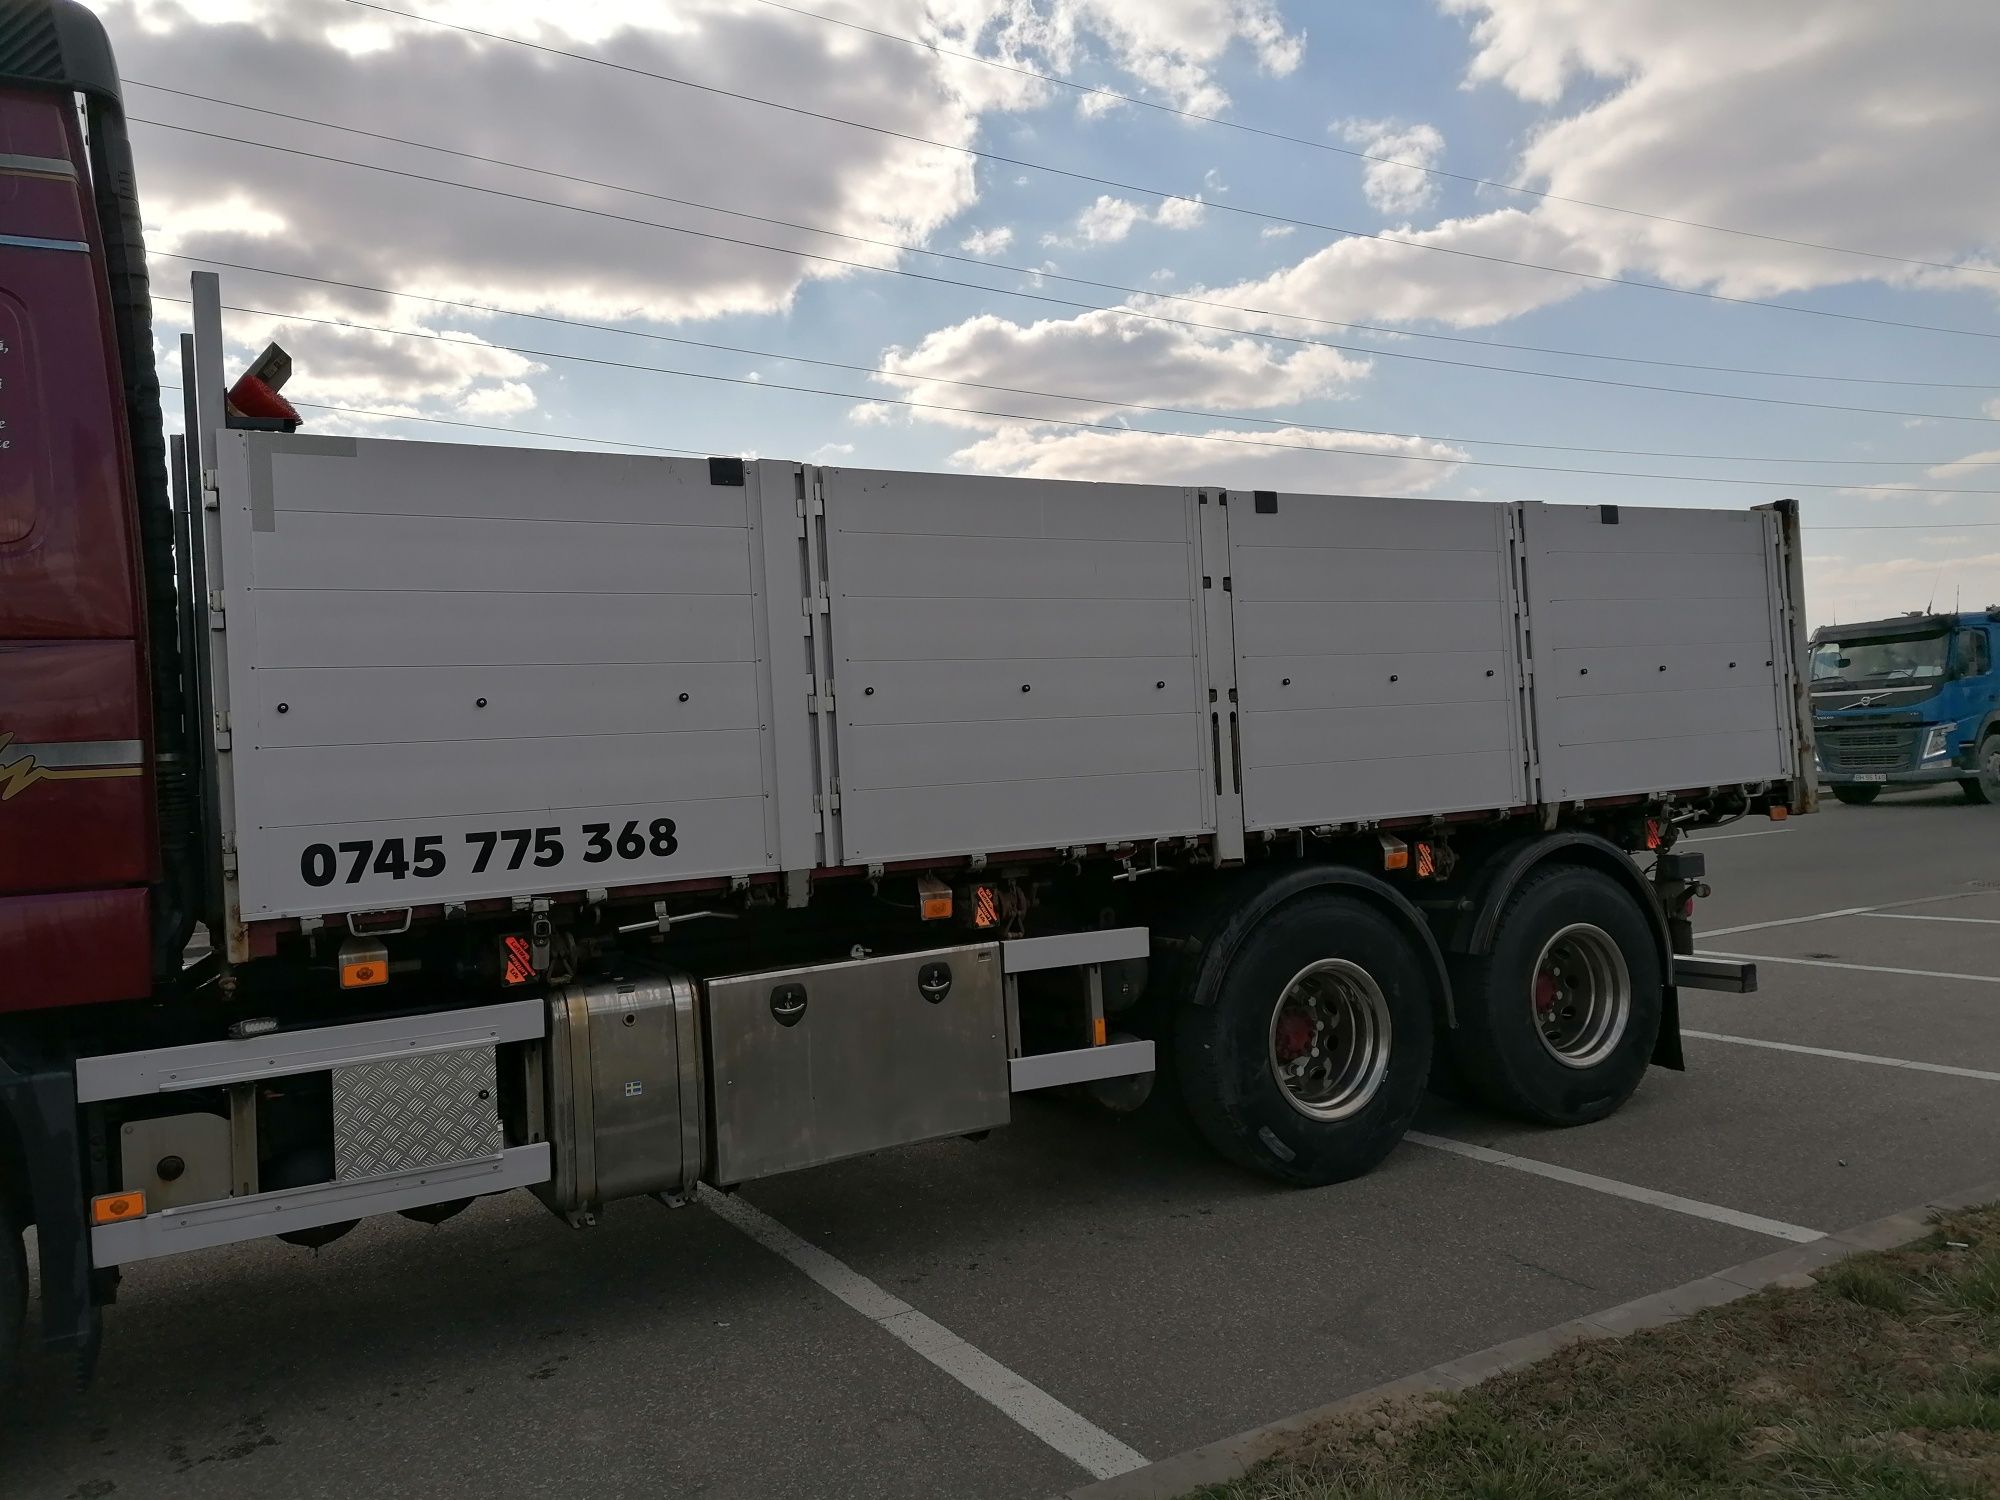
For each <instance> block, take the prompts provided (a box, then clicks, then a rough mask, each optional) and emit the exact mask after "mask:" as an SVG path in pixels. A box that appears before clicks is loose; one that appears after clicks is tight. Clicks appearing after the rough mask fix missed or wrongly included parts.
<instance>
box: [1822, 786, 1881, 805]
mask: <svg viewBox="0 0 2000 1500" xmlns="http://www.w3.org/2000/svg"><path fill="white" fill-rule="evenodd" d="M1833 795H1834V797H1835V798H1836V799H1837V800H1838V801H1841V802H1845V803H1846V804H1847V805H1848V806H1849V807H1866V806H1867V805H1868V804H1869V803H1871V802H1873V801H1874V800H1875V799H1876V798H1877V797H1879V796H1881V795H1882V788H1880V787H1879V786H1849V785H1840V786H1836V787H1835V788H1834V789H1833Z"/></svg>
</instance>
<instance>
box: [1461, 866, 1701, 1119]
mask: <svg viewBox="0 0 2000 1500" xmlns="http://www.w3.org/2000/svg"><path fill="white" fill-rule="evenodd" d="M1460 976H1461V977H1460V983H1459V984H1458V986H1457V989H1456V1001H1457V1011H1458V1026H1457V1028H1456V1029H1455V1030H1453V1031H1451V1032H1449V1033H1447V1038H1448V1040H1447V1043H1446V1045H1448V1046H1449V1047H1450V1048H1451V1051H1452V1055H1453V1058H1454V1059H1455V1061H1456V1062H1457V1064H1458V1070H1459V1073H1460V1074H1461V1075H1462V1076H1463V1077H1464V1079H1465V1081H1466V1083H1467V1084H1468V1085H1469V1086H1470V1087H1471V1089H1472V1090H1473V1092H1474V1093H1476V1094H1477V1095H1478V1096H1479V1097H1480V1098H1481V1099H1483V1100H1485V1101H1486V1102H1487V1103H1488V1104H1490V1105H1492V1106H1493V1107H1494V1108H1496V1109H1501V1110H1505V1111H1506V1112H1507V1113H1509V1114H1513V1115H1519V1116H1521V1117H1522V1118H1524V1119H1528V1120H1533V1121H1536V1122H1538V1123H1541V1124H1546V1125H1581V1124H1585V1123H1587V1122H1589V1121H1592V1120H1601V1119H1603V1118H1604V1117H1605V1116H1606V1115H1609V1114H1611V1113H1612V1112H1613V1111H1615V1110H1616V1109H1617V1108H1618V1107H1619V1106H1620V1105H1622V1104H1623V1103H1624V1102H1625V1101H1626V1100H1627V1099H1629V1098H1630V1097H1631V1096H1632V1091H1633V1090H1634V1089H1636V1088H1638V1086H1639V1080H1640V1078H1641V1077H1643V1076H1644V1075H1645V1072H1646V1068H1647V1065H1648V1064H1649V1063H1650V1061H1651V1059H1652V1055H1653V1043H1654V1041H1655V1040H1656V1038H1657V1037H1658V1035H1659V1030H1660V1013H1661V1010H1662V1007H1663V1004H1664V1001H1665V976H1664V975H1663V974H1662V973H1661V971H1660V959H1659V951H1658V949H1657V947H1656V946H1655V943H1654V937H1653V932H1652V929H1651V928H1650V926H1649V925H1648V924H1647V921H1646V914H1645V912H1644V911H1643V910H1641V908H1640V906H1639V903H1638V901H1637V900H1636V899H1635V898H1634V897H1633V896H1632V895H1631V894H1630V893H1629V892H1627V891H1626V890H1625V889H1624V888H1623V887H1621V886H1619V885H1618V884H1617V883H1616V882H1615V881H1613V880H1612V879H1611V877H1610V876H1608V875H1605V874H1603V873H1602V872H1600V871H1597V870H1592V869H1587V868H1583V867H1580V866H1575V865H1563V866H1556V867H1554V868H1551V869H1545V870H1542V871H1539V872H1537V873H1535V874H1532V875H1530V876H1529V877H1528V878H1527V879H1526V880H1524V881H1522V882H1521V884H1520V886H1519V887H1518V888H1517V889H1516V890H1515V892H1514V894H1513V895H1512V896H1511V897H1509V898H1508V901H1507V905H1506V906H1505V907H1504V908H1503V909H1502V911H1501V913H1500V922H1499V926H1498V928H1497V929H1496V933H1495V937H1494V942H1493V950H1492V952H1491V953H1489V954H1487V955H1486V956H1485V957H1484V958H1478V959H1472V960H1468V961H1467V962H1466V963H1465V964H1464V965H1463V966H1462V968H1461V970H1460Z"/></svg>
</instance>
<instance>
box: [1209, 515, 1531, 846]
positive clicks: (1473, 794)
mask: <svg viewBox="0 0 2000 1500" xmlns="http://www.w3.org/2000/svg"><path fill="white" fill-rule="evenodd" d="M1229 498H1230V505H1229V550H1230V557H1231V567H1230V573H1231V577H1230V589H1231V592H1232V595H1233V597H1234V599H1235V605H1236V609H1235V617H1236V678H1237V690H1238V693H1239V696H1240V698H1241V713H1242V740H1243V745H1242V755H1243V822H1244V826H1245V827H1246V828H1250V829H1253V830H1255V829H1266V828H1301V827H1313V826H1316V825H1319V824H1326V823H1342V822H1353V821H1361V820H1372V819H1377V818H1386V817H1398V816H1408V815H1411V814H1416V813H1441V812H1458V811H1465V810H1469V809H1475V808H1498V807H1514V806H1519V805H1520V804H1522V803H1524V802H1526V801H1527V800H1528V793H1527V772H1526V749H1525V738H1524V737H1525V730H1524V725H1523V708H1522V701H1521V694H1520V691H1519V682H1518V675H1517V666H1516V661H1515V654H1514V643H1513V618H1514V614H1513V612H1514V599H1513V594H1512V592H1511V591H1510V583H1509V578H1508V569H1507V537H1506V524H1505V516H1504V513H1503V511H1502V508H1501V507H1499V506H1496V505H1472V504H1461V503H1456V502H1451V501H1440V500H1376V499H1359V498H1351V497H1346V496H1341V497H1333V496H1319V495H1289V494H1288V495H1277V496H1272V495H1269V494H1266V495H1264V497H1263V499H1262V501H1261V502H1260V501H1259V500H1258V499H1257V498H1256V497H1255V496H1253V495H1250V494H1246V493H1243V492H1240V491H1239V492H1235V493H1232V494H1231V495H1230V497H1229Z"/></svg>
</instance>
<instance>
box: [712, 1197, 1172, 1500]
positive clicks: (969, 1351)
mask: <svg viewBox="0 0 2000 1500" xmlns="http://www.w3.org/2000/svg"><path fill="white" fill-rule="evenodd" d="M701 1201H702V1202H703V1203H704V1204H706V1205H707V1206H708V1207H709V1208H710V1209H712V1210H713V1211H714V1212H715V1213H716V1215H717V1216H719V1217H720V1218H723V1219H726V1220H727V1221H728V1222H729V1223H731V1224H733V1225H735V1226H736V1227H737V1228H738V1229H740V1230H742V1231H743V1232H744V1233H745V1234H747V1235H749V1236H750V1238H751V1239H753V1240H755V1241H756V1242H757V1243H758V1244H760V1245H762V1246H763V1247H764V1248H765V1249H767V1250H769V1251H772V1252H773V1253H774V1254H777V1255H782V1256H783V1257H784V1258H785V1259H786V1260H788V1261H790V1262H791V1263H792V1264H793V1265H795V1266H797V1267H798V1268H799V1269H800V1270H801V1271H803V1272H805V1273H806V1275H808V1276H810V1277H811V1278H812V1279H813V1280H814V1281H816V1282H818V1283H819V1284H820V1285H821V1286H822V1287H824V1288H825V1289H826V1290H827V1291H829V1292H831V1293H833V1295H834V1296H836V1297H838V1298H839V1299H840V1300H841V1301H842V1302H845V1303H846V1304H847V1305H848V1306H849V1307H851V1308H853V1309H854V1310H855V1311H856V1312H858V1313H860V1314H861V1316H862V1317H864V1318H867V1319H868V1320H869V1321H870V1322H872V1323H874V1324H875V1325H876V1326H877V1327H879V1328H881V1329H882V1330H883V1331H884V1332H886V1333H888V1334H891V1335H892V1336H894V1337H895V1338H898V1339H900V1340H902V1342H903V1343H904V1344H906V1345H908V1346H909V1347H910V1348H911V1349H914V1350H915V1351H916V1352H917V1353H918V1354H921V1355H922V1356H923V1357H924V1358H925V1359H927V1360H929V1361H930V1362H931V1363H932V1364H934V1365H936V1366H937V1367H938V1368H939V1369H940V1370H942V1371H944V1373H945V1374H947V1375H949V1376H951V1378H952V1379H953V1380H956V1381H957V1382H958V1383H959V1384H960V1385H962V1386H964V1387H965V1388H966V1389H967V1390H969V1391H971V1392H972V1393H973V1395H975V1396H978V1397H979V1398H980V1399H982V1400H984V1401H987V1402H989V1403H991V1404H992V1405H993V1406H995V1407H997V1408H999V1410H1000V1411H1002V1412H1003V1413H1005V1414H1006V1415H1007V1416H1009V1417H1011V1418H1013V1420H1014V1421H1016V1422H1018V1423H1020V1425H1021V1426H1023V1427H1025V1428H1026V1429H1027V1430H1028V1431H1029V1432H1031V1433H1033V1434H1034V1435H1035V1436H1036V1437H1038V1438H1040V1439H1041V1440H1042V1441H1043V1442H1045V1443H1047V1444H1048V1445H1049V1446H1050V1447H1051V1448H1053V1449H1055V1450H1056V1452H1058V1453H1060V1454H1062V1455H1063V1457H1065V1458H1067V1459H1069V1460H1070V1461H1071V1462H1072V1463H1074V1464H1076V1465H1077V1466H1078V1467H1079V1468H1081V1469H1083V1470H1085V1471H1086V1472H1088V1473H1089V1474H1090V1475H1091V1476H1092V1477H1093V1478H1097V1479H1109V1478H1111V1477H1112V1476H1113V1475H1115V1474H1126V1473H1130V1472H1131V1471H1132V1470H1133V1469H1143V1468H1144V1467H1145V1466H1146V1459H1145V1456H1144V1455H1143V1454H1141V1453H1139V1452H1138V1451H1137V1450H1135V1449H1132V1448H1128V1447H1126V1446H1125V1444H1123V1443H1121V1442H1119V1441H1118V1439H1117V1438H1115V1437H1113V1436H1112V1435H1111V1434H1110V1433H1108V1432H1106V1431H1105V1430H1104V1429H1103V1428H1101V1427H1099V1426H1097V1425H1096V1424H1095V1423H1093V1422H1090V1421H1088V1420H1086V1419H1085V1418H1083V1417H1081V1416H1079V1415H1077V1413H1075V1412H1073V1411H1071V1410H1070V1409H1069V1408H1068V1407H1067V1406H1064V1405H1063V1404H1062V1402H1060V1401H1058V1400H1056V1398H1055V1397H1053V1396H1051V1395H1050V1394H1049V1393H1048V1392H1046V1391H1044V1390H1042V1389H1041V1387H1039V1386H1037V1385H1035V1384H1033V1383H1032V1382H1030V1381H1028V1380H1026V1379H1024V1378H1023V1377H1021V1376H1019V1375H1016V1374H1015V1373H1014V1372H1013V1371H1012V1370H1010V1369H1008V1368H1007V1367H1006V1366H1005V1365H1003V1364H1001V1363H1000V1362H999V1361H998V1360H996V1359H994V1358H992V1357H991V1356H990V1355H986V1354H982V1353H980V1351H979V1350H977V1349H975V1348H973V1347H972V1345H970V1344H968V1343H967V1342H966V1341H965V1340H964V1339H962V1338H960V1337H959V1336H958V1335H957V1334H955V1333H953V1332H952V1331H951V1330H950V1329H949V1328H946V1327H945V1326H944V1325H943V1324H941V1323H938V1322H935V1321H933V1320H932V1319H930V1318H928V1317H926V1316H924V1314H922V1313H920V1312H918V1311H917V1310H916V1309H915V1308H914V1307H912V1306H910V1304H909V1303H907V1302H905V1301H903V1300H902V1299H901V1298H900V1297H895V1296H891V1295H890V1294H889V1293H888V1292H886V1291H884V1290H883V1289H882V1288H881V1287H880V1286H878V1285H877V1284H876V1283H875V1282H873V1281H870V1280H869V1279H868V1278H867V1277H866V1276H863V1275H862V1274H861V1273H860V1272H859V1271H857V1270H855V1269H854V1268H853V1267H851V1266H849V1265H847V1264H845V1263H844V1262H842V1261H839V1260H836V1259H835V1258H834V1257H833V1256H831V1255H828V1254H827V1253H826V1252H825V1251H824V1250H822V1249H820V1248H819V1247H818V1246H816V1245H811V1244H808V1243H807V1242H806V1241H804V1240H802V1239H800V1238H799V1237H798V1236H797V1235H796V1234H793V1233H792V1231H791V1230H789V1229H787V1228H785V1226H784V1225H782V1224H780V1223H779V1222H778V1221H777V1220H776V1219H774V1218H772V1217H771V1216H770V1215H769V1214H767V1213H765V1212H763V1210H761V1209H758V1208H754V1207H752V1206H751V1205H750V1204H748V1203H746V1202H744V1201H743V1199H742V1197H741V1195H739V1194H735V1193H716V1192H706V1191H705V1192H703V1193H702V1195H701Z"/></svg>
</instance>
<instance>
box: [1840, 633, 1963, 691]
mask: <svg viewBox="0 0 2000 1500" xmlns="http://www.w3.org/2000/svg"><path fill="white" fill-rule="evenodd" d="M1949 640H1950V637H1949V636H1947V635H1926V636H1918V637H1916V638H1915V639H1904V640H1895V641H1822V642H1821V643H1820V644H1819V645H1817V646H1815V647H1813V656H1812V680H1813V685H1814V686H1815V687H1822V686H1826V685H1828V684H1832V683H1851V684H1855V685H1859V684H1863V683H1885V682H1921V681H1936V680H1938V679H1941V678H1942V677H1943V676H1944V673H1945V647H1946V644H1947V642H1948V641H1949Z"/></svg>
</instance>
